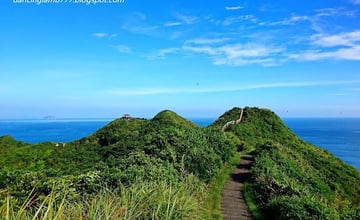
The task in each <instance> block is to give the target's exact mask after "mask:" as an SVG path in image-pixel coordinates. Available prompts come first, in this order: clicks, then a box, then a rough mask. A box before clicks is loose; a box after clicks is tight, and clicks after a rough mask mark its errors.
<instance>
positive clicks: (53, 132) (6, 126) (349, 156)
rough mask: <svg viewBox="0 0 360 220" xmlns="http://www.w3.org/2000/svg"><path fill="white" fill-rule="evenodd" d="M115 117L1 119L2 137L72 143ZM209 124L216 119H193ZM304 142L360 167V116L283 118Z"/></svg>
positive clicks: (193, 119)
mask: <svg viewBox="0 0 360 220" xmlns="http://www.w3.org/2000/svg"><path fill="white" fill-rule="evenodd" d="M112 120H114V118H60V119H0V136H4V135H10V136H12V137H13V138H15V139H16V140H19V141H23V142H26V143H30V144H37V143H41V142H71V141H74V140H78V139H81V138H83V137H86V136H88V135H90V134H92V133H94V132H95V131H96V130H98V129H100V128H102V127H103V126H105V125H106V124H108V123H109V122H110V121H112ZM189 120H190V121H193V122H194V123H196V124H197V125H199V126H208V125H209V124H211V123H212V122H214V121H215V120H216V118H190V119H189ZM282 120H283V121H284V123H285V124H286V125H287V126H288V127H289V128H290V129H291V130H292V131H293V132H294V133H295V134H297V135H298V136H299V137H300V138H302V139H303V140H304V141H306V142H309V143H311V144H314V145H316V146H319V147H321V148H323V149H326V150H327V151H329V152H331V153H332V154H334V155H335V156H337V157H338V158H340V159H341V160H343V161H344V162H346V163H348V164H350V165H352V166H354V167H355V168H356V169H358V170H360V118H282Z"/></svg>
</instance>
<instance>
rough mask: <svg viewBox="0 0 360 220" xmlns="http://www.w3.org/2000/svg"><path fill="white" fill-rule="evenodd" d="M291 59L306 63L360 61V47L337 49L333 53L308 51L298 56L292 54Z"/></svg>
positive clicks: (297, 54)
mask: <svg viewBox="0 0 360 220" xmlns="http://www.w3.org/2000/svg"><path fill="white" fill-rule="evenodd" d="M289 58H291V59H296V60H305V61H316V60H324V59H333V60H354V61H360V45H359V46H354V47H350V48H340V49H335V50H333V51H322V50H308V51H304V52H300V53H296V54H291V55H290V56H289Z"/></svg>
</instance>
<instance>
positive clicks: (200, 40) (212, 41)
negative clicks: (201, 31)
mask: <svg viewBox="0 0 360 220" xmlns="http://www.w3.org/2000/svg"><path fill="white" fill-rule="evenodd" d="M228 40H229V38H211V39H210V38H196V39H192V40H187V41H185V44H212V45H214V44H218V43H224V42H226V41H228Z"/></svg>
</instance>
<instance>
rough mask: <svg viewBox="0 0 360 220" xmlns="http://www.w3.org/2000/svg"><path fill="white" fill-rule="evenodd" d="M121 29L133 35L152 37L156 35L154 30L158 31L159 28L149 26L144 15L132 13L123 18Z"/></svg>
mask: <svg viewBox="0 0 360 220" xmlns="http://www.w3.org/2000/svg"><path fill="white" fill-rule="evenodd" d="M121 28H122V29H124V30H126V31H129V32H132V33H135V34H143V35H150V36H152V35H156V34H157V32H156V30H158V29H159V26H157V25H149V24H148V23H147V17H146V15H145V14H143V13H141V12H134V13H131V14H129V15H126V16H124V22H123V24H122V25H121Z"/></svg>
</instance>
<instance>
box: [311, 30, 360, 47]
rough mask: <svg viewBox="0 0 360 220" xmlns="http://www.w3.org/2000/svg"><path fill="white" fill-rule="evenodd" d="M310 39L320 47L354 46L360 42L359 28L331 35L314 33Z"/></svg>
mask: <svg viewBox="0 0 360 220" xmlns="http://www.w3.org/2000/svg"><path fill="white" fill-rule="evenodd" d="M310 40H311V41H312V43H313V44H315V45H318V46H321V47H335V46H354V45H355V44H356V43H359V42H360V30H356V31H352V32H345V33H339V34H333V35H327V34H315V35H313V36H311V37H310Z"/></svg>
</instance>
